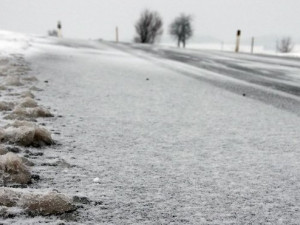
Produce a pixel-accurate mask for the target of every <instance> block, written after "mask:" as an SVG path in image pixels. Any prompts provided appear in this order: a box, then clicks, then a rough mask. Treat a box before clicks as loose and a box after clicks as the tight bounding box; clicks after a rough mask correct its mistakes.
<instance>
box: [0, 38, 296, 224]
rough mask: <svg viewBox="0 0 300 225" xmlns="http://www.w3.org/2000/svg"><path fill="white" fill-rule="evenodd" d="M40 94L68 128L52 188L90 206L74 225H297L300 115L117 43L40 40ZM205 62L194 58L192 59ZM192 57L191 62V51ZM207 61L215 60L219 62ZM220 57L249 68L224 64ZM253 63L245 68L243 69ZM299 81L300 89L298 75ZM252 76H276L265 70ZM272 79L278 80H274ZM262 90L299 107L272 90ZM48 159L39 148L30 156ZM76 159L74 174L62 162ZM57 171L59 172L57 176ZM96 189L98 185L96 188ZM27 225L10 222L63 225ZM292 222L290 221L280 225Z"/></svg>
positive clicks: (43, 168) (63, 129)
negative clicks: (83, 199) (121, 48)
mask: <svg viewBox="0 0 300 225" xmlns="http://www.w3.org/2000/svg"><path fill="white" fill-rule="evenodd" d="M30 45H31V48H30V50H28V52H30V54H27V53H26V54H25V56H26V60H28V61H29V62H30V63H31V69H32V71H30V72H29V75H30V76H31V75H34V76H36V77H37V78H38V80H40V81H44V80H47V81H49V82H48V83H44V82H40V83H38V86H37V87H38V88H42V89H43V90H44V91H41V92H38V93H37V92H35V94H36V95H38V98H39V99H40V100H41V102H43V103H47V105H48V106H50V107H51V109H53V110H57V112H58V114H60V115H62V116H61V117H54V118H48V119H44V120H39V122H41V121H42V122H43V123H45V124H46V126H48V127H51V129H52V130H53V131H54V132H55V133H56V134H54V135H53V138H54V139H55V140H56V141H57V142H58V143H60V145H58V146H55V147H47V148H44V149H43V154H44V155H43V156H41V157H35V158H34V162H35V164H36V166H35V167H33V168H32V171H33V172H34V173H38V174H39V175H40V176H41V177H42V179H41V180H40V181H39V182H38V183H37V187H38V188H40V189H57V190H59V191H61V192H63V193H68V195H70V196H74V195H79V196H86V197H88V199H90V200H91V201H92V204H87V205H84V206H83V208H81V209H79V210H78V215H79V216H78V219H77V220H76V221H74V220H73V221H71V222H70V223H74V224H82V223H84V224H246V223H249V221H250V222H251V223H253V224H276V223H282V224H297V223H298V222H299V220H300V214H299V211H300V206H299V203H298V199H299V198H300V193H299V191H298V190H299V188H300V176H299V169H300V168H299V167H300V164H299V161H300V153H299V149H300V127H299V126H298V124H300V119H299V116H297V115H296V114H293V113H291V112H289V111H286V110H282V109H279V108H275V107H273V106H272V105H267V104H265V103H263V102H260V101H257V100H254V99H251V98H248V97H243V96H242V95H237V94H234V93H231V92H228V91H226V90H224V89H221V88H218V87H215V86H212V85H210V84H208V83H206V82H202V81H201V80H200V81H199V80H197V79H194V78H191V77H188V76H185V75H184V72H189V73H192V74H194V75H195V77H196V76H199V77H205V78H208V79H216V80H221V79H223V81H224V82H228V83H234V82H241V81H238V80H236V79H233V78H224V76H220V75H219V74H217V73H210V72H207V71H205V70H203V69H197V68H195V67H191V66H187V65H184V64H181V63H177V62H174V61H169V60H162V59H155V58H153V57H151V56H148V55H146V54H145V53H142V52H141V53H140V55H139V56H133V55H131V54H130V49H128V51H129V53H124V52H120V51H118V50H115V49H112V48H110V47H109V45H106V44H105V43H96V42H92V41H88V42H85V43H84V42H83V41H76V40H61V41H60V40H53V39H51V40H49V41H48V40H47V39H45V40H44V41H43V40H42V39H32V40H31V41H30ZM187 51H193V50H187ZM179 52H180V51H179ZM203 54H208V55H209V54H210V53H209V52H206V53H203ZM211 57H219V58H220V59H222V58H223V59H228V58H232V60H233V61H235V62H236V63H237V64H239V65H241V64H243V57H255V56H246V55H245V56H243V55H240V56H236V57H235V58H234V57H233V56H232V55H231V54H230V53H220V54H219V55H218V56H216V54H214V55H213V54H212V55H211ZM238 57H241V58H238ZM266 60H270V61H272V62H274V64H275V66H274V67H275V69H276V70H280V69H282V70H284V71H288V70H290V74H289V73H288V74H289V75H290V76H292V75H291V74H293V75H294V78H295V79H294V80H293V81H291V80H289V81H287V82H290V83H293V82H294V83H295V84H296V85H299V82H298V81H299V78H297V76H296V73H297V72H298V70H296V69H295V70H293V69H290V67H292V66H293V65H292V64H293V63H295V62H290V66H288V65H285V66H280V65H279V63H278V65H276V63H277V62H278V61H280V60H281V59H279V58H267V59H266ZM251 66H253V67H258V68H261V69H266V68H265V67H264V63H263V62H257V63H253V64H252V65H251ZM270 79H271V80H276V78H273V77H271V78H270ZM245 85H250V86H253V88H257V90H260V89H259V88H261V89H264V91H266V92H268V93H272V94H276V95H280V96H283V95H286V97H288V98H290V99H292V96H290V95H288V94H285V93H283V92H280V91H274V90H271V89H268V88H264V87H259V88H258V87H257V86H256V85H253V84H248V83H245ZM293 99H294V100H295V101H298V100H299V98H298V97H297V96H293ZM29 150H30V151H31V152H32V153H36V152H37V150H36V149H32V148H30V149H29ZM62 159H63V160H64V161H65V162H68V163H69V164H70V165H73V166H68V167H67V168H68V169H66V167H65V166H64V164H62V163H58V162H59V161H60V160H62ZM53 165H56V166H53ZM91 181H93V182H91ZM56 220H57V218H56V217H50V218H42V217H36V218H34V219H32V218H27V217H21V218H20V217H15V218H12V219H8V220H6V221H5V222H7V223H8V224H9V223H26V222H27V223H38V222H41V223H45V222H50V223H53V224H54V223H56ZM278 221H280V222H278Z"/></svg>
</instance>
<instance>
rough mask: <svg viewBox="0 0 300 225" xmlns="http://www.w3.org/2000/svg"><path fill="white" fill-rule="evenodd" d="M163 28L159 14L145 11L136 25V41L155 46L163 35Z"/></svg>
mask: <svg viewBox="0 0 300 225" xmlns="http://www.w3.org/2000/svg"><path fill="white" fill-rule="evenodd" d="M162 26H163V21H162V18H161V17H160V15H159V14H158V12H151V11H149V10H145V11H143V12H142V14H141V16H140V18H139V20H138V21H137V22H136V24H135V30H136V33H137V36H136V37H135V38H134V41H135V42H138V43H151V44H153V43H154V42H155V41H156V40H157V38H158V37H159V36H161V35H162V33H163V29H162Z"/></svg>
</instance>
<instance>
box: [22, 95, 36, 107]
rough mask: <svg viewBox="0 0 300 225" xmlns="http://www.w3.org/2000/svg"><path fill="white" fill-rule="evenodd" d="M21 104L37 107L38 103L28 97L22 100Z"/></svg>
mask: <svg viewBox="0 0 300 225" xmlns="http://www.w3.org/2000/svg"><path fill="white" fill-rule="evenodd" d="M19 106H20V107H24V108H34V107H37V106H38V104H37V102H36V101H34V100H33V99H32V98H30V97H26V98H24V99H23V100H22V101H21V102H20V104H19Z"/></svg>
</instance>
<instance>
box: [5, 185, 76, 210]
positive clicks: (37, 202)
mask: <svg viewBox="0 0 300 225" xmlns="http://www.w3.org/2000/svg"><path fill="white" fill-rule="evenodd" d="M0 205H2V206H6V207H20V208H23V209H24V210H25V211H26V212H27V213H30V214H31V215H42V216H48V215H59V214H63V213H66V212H70V211H74V210H75V209H76V208H75V206H74V205H73V202H72V200H71V199H70V198H69V197H67V196H65V195H63V194H60V193H57V192H48V193H45V194H35V193H33V192H29V191H27V192H26V191H16V190H15V189H9V188H0Z"/></svg>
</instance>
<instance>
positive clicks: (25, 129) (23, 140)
mask: <svg viewBox="0 0 300 225" xmlns="http://www.w3.org/2000/svg"><path fill="white" fill-rule="evenodd" d="M0 142H2V143H3V142H7V143H11V144H17V145H20V146H34V147H41V146H44V145H51V144H53V143H54V141H53V139H52V137H51V134H50V132H49V131H48V130H46V129H45V128H42V127H39V126H37V125H35V124H33V123H30V122H26V121H15V122H14V123H12V124H9V125H7V126H6V127H4V129H0Z"/></svg>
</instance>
